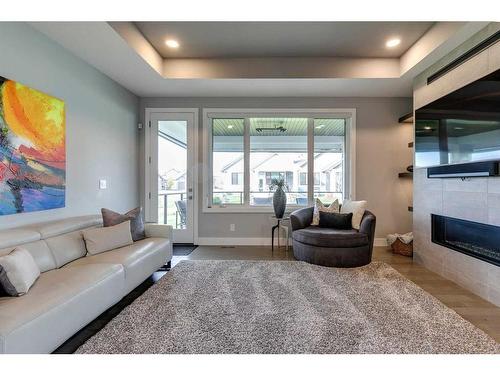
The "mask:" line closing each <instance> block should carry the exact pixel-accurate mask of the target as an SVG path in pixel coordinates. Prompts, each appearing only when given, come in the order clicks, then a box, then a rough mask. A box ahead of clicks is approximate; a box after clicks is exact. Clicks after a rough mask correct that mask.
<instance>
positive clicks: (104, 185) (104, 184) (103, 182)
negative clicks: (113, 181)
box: [99, 180, 108, 189]
mask: <svg viewBox="0 0 500 375" xmlns="http://www.w3.org/2000/svg"><path fill="white" fill-rule="evenodd" d="M107 187H108V184H107V182H106V180H99V189H107Z"/></svg>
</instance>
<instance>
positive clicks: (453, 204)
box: [413, 23, 500, 306]
mask: <svg viewBox="0 0 500 375" xmlns="http://www.w3.org/2000/svg"><path fill="white" fill-rule="evenodd" d="M498 30H500V24H499V23H492V24H490V26H488V27H486V28H485V29H484V30H482V31H481V32H479V33H478V34H477V35H475V36H473V37H472V38H471V39H470V40H468V41H467V42H465V43H464V44H463V45H461V46H460V47H458V48H457V49H456V50H454V51H452V52H451V53H450V54H449V55H448V56H446V57H444V58H443V59H442V60H441V61H439V62H438V63H436V64H435V65H434V66H432V67H430V68H429V69H428V70H427V71H425V72H424V73H422V75H420V76H419V77H417V78H416V80H415V83H414V105H415V109H418V108H420V107H422V106H424V105H425V104H427V103H429V102H432V101H434V100H436V99H438V98H439V97H441V96H443V95H446V94H448V93H450V92H452V91H454V90H456V89H458V88H460V87H463V86H465V85H467V84H468V83H470V82H472V81H474V80H476V79H478V78H480V77H482V76H485V75H487V74H488V73H490V72H493V71H495V70H497V69H500V42H497V43H496V45H494V46H492V47H490V48H489V49H487V50H485V51H483V52H481V53H480V54H478V55H476V56H475V57H473V58H472V59H470V60H468V61H467V62H465V63H464V64H462V65H460V66H459V67H457V68H455V69H453V70H452V71H450V72H449V73H447V74H446V75H444V76H443V77H441V78H439V79H438V80H436V81H434V82H433V83H431V84H430V85H427V84H426V78H427V77H428V76H429V75H431V74H433V73H434V72H436V71H437V70H438V69H440V68H441V67H442V66H444V65H446V64H447V63H448V62H450V61H452V60H453V59H454V58H456V57H458V56H460V55H461V54H463V53H464V52H466V51H467V50H469V49H470V48H472V47H473V46H475V45H476V44H478V43H479V42H480V41H482V40H484V39H486V38H487V37H488V36H490V35H492V34H493V33H494V32H496V31H498ZM413 198H414V202H413V207H414V211H413V222H414V224H413V232H414V245H413V247H414V259H415V261H416V262H417V263H420V264H422V265H424V266H425V267H426V268H428V269H430V270H432V271H434V272H436V273H438V274H440V275H442V276H443V277H446V278H447V279H450V280H452V281H454V282H455V283H457V284H460V285H461V286H463V287H465V288H466V289H469V290H470V291H472V292H473V293H475V294H477V295H479V296H481V297H483V298H484V299H486V300H489V301H490V302H492V303H494V304H496V305H497V306H500V283H499V280H500V267H497V266H494V265H492V264H490V263H487V262H484V261H481V260H478V259H475V258H472V257H470V256H467V255H464V254H462V253H459V252H457V251H453V250H451V249H448V248H446V247H443V246H440V245H437V244H435V243H433V242H432V240H431V214H438V215H444V216H450V217H456V218H461V219H465V220H471V221H475V222H480V223H486V224H492V225H497V226H498V225H500V210H499V209H500V178H498V177H494V178H472V179H465V180H462V179H460V178H456V179H455V178H447V179H428V178H427V169H426V168H418V169H416V170H415V173H414V197H413Z"/></svg>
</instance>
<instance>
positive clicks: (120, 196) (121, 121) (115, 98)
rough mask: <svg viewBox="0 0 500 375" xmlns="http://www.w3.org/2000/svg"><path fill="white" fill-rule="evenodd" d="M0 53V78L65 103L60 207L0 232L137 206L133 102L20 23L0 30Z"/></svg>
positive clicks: (0, 222)
mask: <svg viewBox="0 0 500 375" xmlns="http://www.w3.org/2000/svg"><path fill="white" fill-rule="evenodd" d="M0 51H2V52H1V58H0V75H1V76H4V77H6V78H9V79H13V80H16V81H19V82H21V83H23V84H26V85H28V86H30V87H33V88H36V89H38V90H40V91H43V92H46V93H48V94H50V95H53V96H56V97H58V98H61V99H63V100H64V101H65V103H66V150H67V151H66V152H67V154H66V159H67V164H66V173H67V174H66V207H65V208H61V209H55V210H48V211H41V212H33V213H22V214H16V215H8V216H0V228H7V227H12V226H17V225H22V224H28V223H32V222H37V221H44V220H48V219H49V220H50V219H57V218H63V217H68V216H74V215H82V214H95V213H98V212H99V209H100V208H101V207H109V208H111V209H115V210H119V211H123V210H126V209H130V208H132V207H135V206H137V204H138V203H139V173H138V169H139V165H138V160H139V143H138V136H137V130H136V124H137V112H138V98H137V97H136V96H134V95H133V94H131V93H130V92H129V91H127V90H125V89H124V88H122V87H121V86H119V85H118V84H116V83H115V82H113V81H112V80H110V79H109V78H108V77H106V76H105V75H103V74H102V73H100V72H98V71H97V70H96V69H94V68H93V67H91V66H90V65H88V64H86V63H85V62H83V61H82V60H80V59H79V58H77V57H75V56H74V55H72V54H71V53H69V52H68V51H67V50H65V49H64V48H63V47H61V46H59V45H58V44H56V43H54V42H53V41H51V40H50V39H48V38H47V37H46V36H45V35H43V34H41V33H40V32H38V31H36V30H35V29H33V28H32V27H30V26H29V25H26V24H24V23H10V22H8V23H3V22H2V23H0ZM100 178H103V179H107V182H108V189H107V190H99V189H98V181H99V179H100Z"/></svg>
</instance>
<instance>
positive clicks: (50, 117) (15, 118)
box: [0, 77, 66, 215]
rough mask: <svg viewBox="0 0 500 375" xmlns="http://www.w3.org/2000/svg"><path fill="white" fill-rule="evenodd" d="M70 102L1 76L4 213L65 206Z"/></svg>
mask: <svg viewBox="0 0 500 375" xmlns="http://www.w3.org/2000/svg"><path fill="white" fill-rule="evenodd" d="M65 128H66V124H65V108H64V101H62V100H60V99H57V98H54V97H52V96H50V95H47V94H44V93H42V92H40V91H38V90H35V89H32V88H30V87H27V86H25V85H22V84H21V83H18V82H15V81H12V80H9V79H6V78H3V77H0V215H9V214H15V213H21V212H30V211H40V210H48V209H53V208H59V207H64V204H65V181H66V140H65V136H66V134H65V133H66V129H65Z"/></svg>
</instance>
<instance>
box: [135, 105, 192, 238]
mask: <svg viewBox="0 0 500 375" xmlns="http://www.w3.org/2000/svg"><path fill="white" fill-rule="evenodd" d="M198 112H199V108H146V109H145V117H144V118H145V125H144V129H145V132H144V195H145V196H144V202H145V204H144V213H145V218H146V221H151V217H152V216H151V215H152V207H151V197H150V195H151V181H152V176H151V157H152V155H151V150H152V147H151V115H152V114H153V113H155V114H156V113H160V114H161V113H188V114H192V115H193V160H194V165H191V166H189V165H188V168H191V172H192V176H193V195H194V196H193V242H194V244H195V245H197V244H198V216H199V212H198V211H199V207H198V202H199V200H198V196H199V194H200V192H199V188H198V172H199V171H198V169H199V161H198V148H199V144H198V132H199V122H198ZM155 209H157V208H155Z"/></svg>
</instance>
